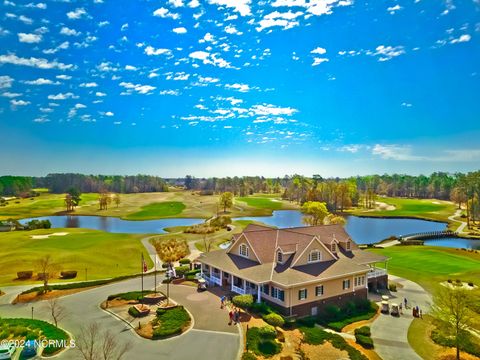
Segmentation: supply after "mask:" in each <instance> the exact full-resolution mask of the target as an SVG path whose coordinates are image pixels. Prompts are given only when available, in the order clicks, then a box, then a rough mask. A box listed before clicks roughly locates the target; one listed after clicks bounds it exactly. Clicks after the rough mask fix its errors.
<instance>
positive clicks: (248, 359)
mask: <svg viewBox="0 0 480 360" xmlns="http://www.w3.org/2000/svg"><path fill="white" fill-rule="evenodd" d="M242 360H257V357H256V356H255V355H254V354H253V353H252V352H250V351H247V352H244V353H243V355H242Z"/></svg>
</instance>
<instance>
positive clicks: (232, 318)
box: [220, 296, 240, 325]
mask: <svg viewBox="0 0 480 360" xmlns="http://www.w3.org/2000/svg"><path fill="white" fill-rule="evenodd" d="M227 302H228V304H227ZM225 306H227V307H228V308H229V312H228V318H229V322H228V325H232V323H233V324H234V325H237V324H238V322H239V321H240V309H239V308H237V307H234V306H231V302H229V301H228V299H227V297H226V296H222V297H221V298H220V309H223V308H225Z"/></svg>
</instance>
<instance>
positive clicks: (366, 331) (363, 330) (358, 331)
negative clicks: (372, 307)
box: [355, 326, 372, 336]
mask: <svg viewBox="0 0 480 360" xmlns="http://www.w3.org/2000/svg"><path fill="white" fill-rule="evenodd" d="M357 334H358V335H363V336H371V335H372V333H371V331H370V327H369V326H362V327H360V328H358V329H355V335H357Z"/></svg>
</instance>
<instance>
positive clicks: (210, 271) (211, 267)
mask: <svg viewBox="0 0 480 360" xmlns="http://www.w3.org/2000/svg"><path fill="white" fill-rule="evenodd" d="M211 279H212V266H210V280H211Z"/></svg>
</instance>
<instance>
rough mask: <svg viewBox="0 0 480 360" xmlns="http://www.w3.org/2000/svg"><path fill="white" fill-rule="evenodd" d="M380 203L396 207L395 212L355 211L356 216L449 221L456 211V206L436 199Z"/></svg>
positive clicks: (398, 199) (401, 199)
mask: <svg viewBox="0 0 480 360" xmlns="http://www.w3.org/2000/svg"><path fill="white" fill-rule="evenodd" d="M377 201H378V202H383V203H386V204H388V205H393V206H395V210H367V209H355V210H353V211H352V214H354V215H366V216H398V217H414V218H422V219H430V220H438V221H445V222H447V221H448V217H449V216H451V215H453V214H454V213H455V210H456V206H455V204H453V203H451V202H449V201H442V200H435V199H404V198H390V197H378V198H377Z"/></svg>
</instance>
